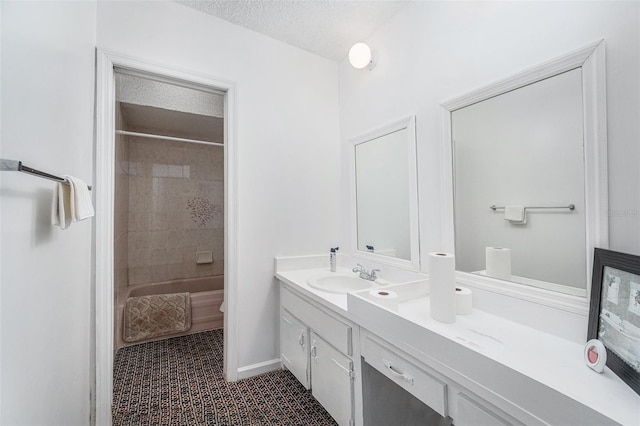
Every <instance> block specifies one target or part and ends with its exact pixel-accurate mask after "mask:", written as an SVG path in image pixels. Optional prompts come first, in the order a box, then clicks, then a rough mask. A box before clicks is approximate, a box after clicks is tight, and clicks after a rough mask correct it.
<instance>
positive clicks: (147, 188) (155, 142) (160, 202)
mask: <svg viewBox="0 0 640 426" xmlns="http://www.w3.org/2000/svg"><path fill="white" fill-rule="evenodd" d="M128 155H129V162H128V173H129V187H128V192H129V211H128V282H129V285H134V284H142V283H149V282H160V281H167V280H173V279H179V278H194V277H203V276H209V275H219V274H223V273H224V258H223V257H224V216H223V213H224V151H223V148H222V147H217V146H209V145H202V144H192V143H183V142H170V141H166V140H159V139H146V138H137V137H131V136H130V137H128ZM203 251H210V252H212V253H213V263H212V264H196V253H197V252H203Z"/></svg>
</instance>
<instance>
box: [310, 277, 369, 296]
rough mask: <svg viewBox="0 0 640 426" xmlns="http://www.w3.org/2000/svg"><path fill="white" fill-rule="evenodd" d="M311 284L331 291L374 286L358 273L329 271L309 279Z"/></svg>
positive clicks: (342, 292)
mask: <svg viewBox="0 0 640 426" xmlns="http://www.w3.org/2000/svg"><path fill="white" fill-rule="evenodd" d="M307 284H309V286H311V287H313V288H315V289H318V290H322V291H326V292H329V293H341V294H345V293H349V292H350V291H359V290H366V289H368V288H371V287H373V283H372V282H371V281H367V280H363V279H362V278H358V276H357V275H355V274H351V275H347V274H341V273H336V272H328V273H325V274H322V275H318V276H315V277H312V278H309V280H307Z"/></svg>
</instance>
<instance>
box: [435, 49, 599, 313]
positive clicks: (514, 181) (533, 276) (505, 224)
mask: <svg viewBox="0 0 640 426" xmlns="http://www.w3.org/2000/svg"><path fill="white" fill-rule="evenodd" d="M604 66H605V64H604V41H601V42H598V43H595V44H593V45H590V46H587V47H585V48H583V49H580V50H579V51H576V52H572V53H570V54H568V55H565V56H563V57H561V58H557V59H554V60H551V61H549V62H547V63H544V64H542V65H540V66H537V67H534V68H531V69H528V70H525V71H523V72H522V73H519V74H517V75H515V76H512V77H509V78H507V79H504V80H501V81H498V82H496V83H494V84H492V85H490V86H487V87H484V88H482V89H480V90H477V91H474V92H472V93H470V94H467V95H464V96H461V97H459V98H456V99H453V100H451V101H448V102H446V103H444V104H443V105H442V108H443V128H444V132H443V133H444V137H443V147H444V150H443V151H444V161H445V165H446V169H447V170H446V172H445V175H446V177H445V182H446V183H445V186H446V191H447V192H448V195H447V196H446V198H445V199H449V200H451V201H450V204H448V205H447V206H446V210H447V211H446V212H445V214H446V215H445V217H446V218H447V226H446V228H447V229H446V233H447V236H448V237H447V239H448V244H449V245H450V246H453V247H454V250H455V255H456V270H457V271H458V275H459V276H462V277H463V279H465V280H470V281H473V282H476V283H481V284H482V283H484V284H486V285H487V286H492V287H493V288H494V290H495V289H499V290H500V291H504V292H512V293H520V294H521V295H522V294H528V296H524V297H525V298H527V297H530V296H532V295H534V294H536V291H535V290H524V293H523V291H522V288H525V289H526V288H529V289H543V293H539V294H545V296H543V297H547V296H546V295H550V294H551V295H552V294H555V295H556V296H550V298H551V299H554V298H555V299H556V300H559V299H562V297H561V296H558V295H569V296H571V297H578V298H583V300H585V301H586V298H587V295H588V294H589V288H590V283H591V271H592V258H593V250H594V248H595V247H608V218H607V206H608V196H607V158H606V152H607V140H606V98H605V80H604V77H605V76H604ZM511 284H517V285H518V286H515V287H514V286H512V285H511ZM544 292H546V293H544ZM550 292H551V293H550ZM539 294H538V296H539ZM538 296H535V297H538ZM580 305H581V309H582V308H586V305H585V304H584V303H582V304H580Z"/></svg>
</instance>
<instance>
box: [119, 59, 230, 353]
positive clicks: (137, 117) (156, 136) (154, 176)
mask: <svg viewBox="0 0 640 426" xmlns="http://www.w3.org/2000/svg"><path fill="white" fill-rule="evenodd" d="M115 77H116V104H115V118H116V120H115V126H116V129H115V130H116V131H115V197H114V210H115V211H114V260H115V262H114V290H115V294H114V330H115V333H114V334H115V336H114V343H115V349H116V350H117V349H119V348H121V347H123V346H126V345H130V344H136V343H142V342H146V341H151V340H158V339H162V338H167V337H175V336H179V335H184V334H190V333H195V332H199V331H204V330H209V329H214V328H220V327H222V326H223V313H222V312H221V311H220V305H221V304H222V302H223V297H224V235H225V232H224V191H225V185H224V144H223V142H224V94H222V93H217V92H215V91H212V90H209V89H204V88H201V87H195V86H189V85H184V84H179V83H176V82H173V81H167V80H163V79H161V78H158V79H155V78H153V77H150V76H148V75H137V74H135V73H131V72H128V71H126V70H116V73H115ZM183 292H188V293H189V294H190V298H189V301H188V302H186V305H185V306H183V308H184V309H183V311H181V312H182V314H181V315H182V317H181V318H178V319H182V320H183V324H181V325H180V327H177V328H175V329H172V328H171V327H169V328H167V327H165V328H164V329H163V327H162V326H161V327H159V328H160V330H159V331H158V330H154V331H151V330H148V332H146V331H145V330H142V333H138V334H137V335H136V336H134V337H132V335H131V334H130V333H129V332H128V331H130V329H129V328H127V327H128V326H129V325H130V323H131V322H132V320H131V316H129V317H128V316H127V315H129V314H130V313H131V310H128V304H127V300H130V301H132V300H136V298H142V297H147V296H150V295H172V296H174V295H175V294H176V293H183ZM172 296H167V297H168V298H169V300H171V297H172ZM147 299H148V298H147ZM147 299H145V300H147ZM150 306H151V305H150ZM149 309H151V308H149ZM150 312H151V314H149V315H151V316H153V315H155V316H156V317H158V318H159V317H162V316H164V319H168V320H173V319H172V318H171V316H172V315H173V312H172V311H170V310H165V311H162V312H161V311H158V312H157V313H154V312H153V311H150ZM189 319H190V321H189ZM152 320H154V321H155V319H154V318H152ZM138 331H139V330H138Z"/></svg>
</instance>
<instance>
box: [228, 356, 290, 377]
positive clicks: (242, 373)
mask: <svg viewBox="0 0 640 426" xmlns="http://www.w3.org/2000/svg"><path fill="white" fill-rule="evenodd" d="M280 368H282V360H281V359H280V358H275V359H271V360H269V361H263V362H259V363H257V364H251V365H247V366H245V367H240V368H238V380H242V379H246V378H247V377H253V376H257V375H258V374H264V373H268V372H269V371H273V370H279V369H280Z"/></svg>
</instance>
